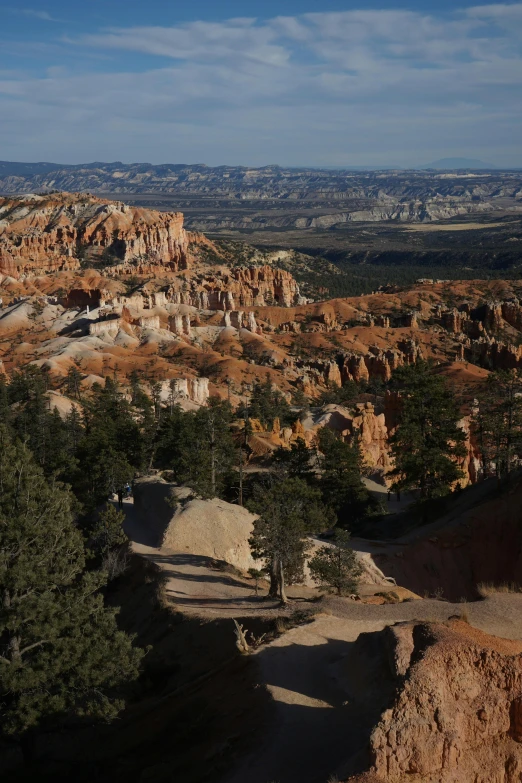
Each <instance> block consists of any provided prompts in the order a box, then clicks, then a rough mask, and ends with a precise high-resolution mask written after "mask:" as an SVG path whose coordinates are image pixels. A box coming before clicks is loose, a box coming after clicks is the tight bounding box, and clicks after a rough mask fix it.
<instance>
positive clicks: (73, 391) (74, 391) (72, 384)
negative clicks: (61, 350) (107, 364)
mask: <svg viewBox="0 0 522 783" xmlns="http://www.w3.org/2000/svg"><path fill="white" fill-rule="evenodd" d="M81 381H82V375H81V373H80V371H79V369H78V367H76V366H75V365H71V367H69V370H68V371H67V379H66V389H67V394H68V395H69V397H73V398H74V399H76V400H80V399H81V385H80V384H81Z"/></svg>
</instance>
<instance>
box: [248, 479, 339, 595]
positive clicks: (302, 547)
mask: <svg viewBox="0 0 522 783" xmlns="http://www.w3.org/2000/svg"><path fill="white" fill-rule="evenodd" d="M248 505H249V508H250V510H251V511H252V512H253V513H255V514H258V515H259V516H258V518H257V519H256V521H255V522H254V532H253V534H252V536H251V538H250V546H251V548H252V554H253V556H254V557H255V558H257V559H261V560H264V561H265V563H266V567H267V569H268V571H269V574H270V593H269V595H270V596H271V597H272V598H279V599H280V600H281V601H282V602H283V603H286V601H287V598H286V592H285V583H286V580H287V576H289V575H291V578H292V581H300V580H301V579H302V577H303V567H304V562H305V557H306V553H307V549H308V547H307V541H306V535H307V534H308V533H310V532H311V531H316V532H319V531H321V530H324V529H325V528H326V527H327V526H328V524H329V523H330V522H331V517H330V516H329V515H328V511H327V509H326V508H325V507H324V505H323V503H322V502H321V493H320V492H319V491H318V490H317V489H314V488H313V487H310V486H309V485H308V484H306V483H305V482H304V481H301V479H298V478H287V479H284V480H283V481H278V480H276V481H272V482H271V483H269V484H268V485H263V484H259V485H257V486H256V487H255V488H254V491H253V497H252V500H251V501H250V502H249V504H248Z"/></svg>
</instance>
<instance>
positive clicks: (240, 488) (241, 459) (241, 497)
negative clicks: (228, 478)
mask: <svg viewBox="0 0 522 783" xmlns="http://www.w3.org/2000/svg"><path fill="white" fill-rule="evenodd" d="M239 505H240V506H242V505H243V449H242V448H241V447H239Z"/></svg>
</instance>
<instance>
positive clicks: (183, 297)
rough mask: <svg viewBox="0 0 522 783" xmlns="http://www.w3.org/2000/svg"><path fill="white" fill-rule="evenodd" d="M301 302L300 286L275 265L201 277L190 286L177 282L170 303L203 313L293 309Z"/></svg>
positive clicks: (169, 294) (173, 287)
mask: <svg viewBox="0 0 522 783" xmlns="http://www.w3.org/2000/svg"><path fill="white" fill-rule="evenodd" d="M299 299H300V293H299V285H298V284H297V282H296V280H295V279H294V278H293V277H292V275H291V274H290V272H286V271H285V270H283V269H277V268H275V267H272V266H268V265H265V266H250V267H238V268H236V269H231V270H226V271H223V270H218V271H217V272H216V273H214V274H212V275H199V276H198V278H197V279H193V280H192V281H191V282H190V286H188V284H187V281H186V280H183V281H182V280H177V281H175V282H174V283H173V284H172V286H171V288H170V289H169V291H168V292H167V300H168V301H171V302H173V303H175V304H187V305H191V306H192V307H197V308H198V309H201V310H224V311H227V310H228V311H233V310H239V309H243V308H247V307H265V306H267V305H279V306H280V307H291V306H292V305H295V304H297V303H298V301H299Z"/></svg>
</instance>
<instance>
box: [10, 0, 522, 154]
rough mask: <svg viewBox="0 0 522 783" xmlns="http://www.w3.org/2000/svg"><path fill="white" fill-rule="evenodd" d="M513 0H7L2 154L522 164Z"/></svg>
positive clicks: (521, 46)
mask: <svg viewBox="0 0 522 783" xmlns="http://www.w3.org/2000/svg"><path fill="white" fill-rule="evenodd" d="M521 131H522V2H514V3H490V4H485V5H477V3H476V2H475V3H469V2H468V3H466V2H465V1H464V0H460V2H459V0H452V2H450V1H449V0H433V1H430V0H425V2H423V0H417V1H416V2H414V1H413V0H403V1H402V2H401V1H400V0H381V1H380V2H373V0H344V2H340V1H339V0H321V1H320V2H319V1H318V0H242V2H240V0H229V1H228V2H220V1H219V0H184V2H179V0H139V2H137V1H136V0H83V2H81V3H79V2H70V0H67V2H65V0H33V2H31V0H17V3H14V2H9V0H8V2H6V3H4V2H2V0H0V160H12V161H14V160H16V161H52V162H56V163H84V162H91V161H123V162H124V163H132V162H148V163H156V164H157V163H206V164H208V165H211V166H216V165H225V164H226V165H245V166H263V165H269V164H274V163H277V164H279V165H282V166H339V167H342V166H365V165H368V166H401V167H408V166H416V165H422V164H426V163H430V162H431V161H434V160H437V159H438V158H443V157H466V158H478V159H481V160H483V161H485V162H486V163H490V164H493V165H497V166H504V167H510V166H518V167H520V166H522V143H521V142H522V133H521Z"/></svg>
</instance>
